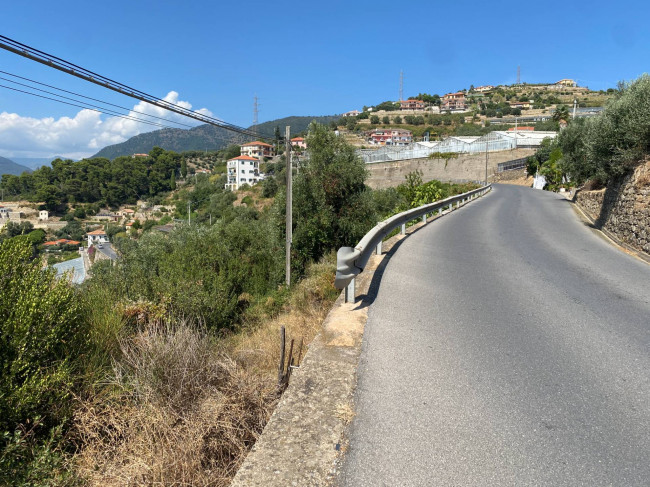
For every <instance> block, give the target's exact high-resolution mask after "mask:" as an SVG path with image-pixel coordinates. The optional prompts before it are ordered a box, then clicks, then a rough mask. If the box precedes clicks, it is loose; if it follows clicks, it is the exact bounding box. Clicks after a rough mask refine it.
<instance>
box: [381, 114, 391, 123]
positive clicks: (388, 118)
mask: <svg viewBox="0 0 650 487" xmlns="http://www.w3.org/2000/svg"><path fill="white" fill-rule="evenodd" d="M381 122H382V123H384V124H386V125H388V124H389V123H390V117H389V116H388V115H384V116H383V117H382V119H381Z"/></svg>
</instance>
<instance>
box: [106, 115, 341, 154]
mask: <svg viewBox="0 0 650 487" xmlns="http://www.w3.org/2000/svg"><path fill="white" fill-rule="evenodd" d="M338 119H339V117H338V116H336V115H328V116H320V117H285V118H280V119H277V120H271V121H270V122H264V123H261V124H258V126H257V131H258V133H259V134H260V135H262V136H266V137H268V138H273V136H274V132H275V127H280V132H281V133H282V134H284V127H285V126H287V125H289V126H291V134H292V136H293V135H295V134H298V133H300V132H304V131H305V130H307V127H308V126H309V124H310V123H311V122H312V120H316V121H317V122H319V123H329V122H330V121H331V120H338ZM250 128H251V127H249V129H250ZM247 141H249V138H243V136H241V135H239V134H235V133H233V132H229V131H227V130H225V129H222V128H219V127H214V126H212V125H199V126H198V127H194V128H191V129H162V130H156V131H154V132H147V133H145V134H140V135H136V136H135V137H131V138H130V139H129V140H127V141H125V142H122V143H120V144H115V145H109V146H107V147H104V148H103V149H102V150H100V151H99V152H98V153H97V154H95V155H94V156H93V157H106V158H107V159H115V158H116V157H119V156H128V155H131V154H146V153H148V152H149V151H150V150H151V149H152V148H153V147H156V146H158V147H161V148H163V149H165V150H173V151H176V152H183V151H190V150H219V149H223V148H224V147H226V146H227V145H228V144H233V143H234V144H237V143H243V142H247Z"/></svg>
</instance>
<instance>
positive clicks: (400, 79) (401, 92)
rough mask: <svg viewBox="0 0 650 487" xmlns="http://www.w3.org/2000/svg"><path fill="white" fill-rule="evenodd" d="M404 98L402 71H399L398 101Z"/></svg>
mask: <svg viewBox="0 0 650 487" xmlns="http://www.w3.org/2000/svg"><path fill="white" fill-rule="evenodd" d="M403 100H404V71H402V70H400V72H399V101H400V102H402V101H403Z"/></svg>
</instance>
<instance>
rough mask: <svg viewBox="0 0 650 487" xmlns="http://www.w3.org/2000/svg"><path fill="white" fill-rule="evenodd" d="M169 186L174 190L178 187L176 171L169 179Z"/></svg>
mask: <svg viewBox="0 0 650 487" xmlns="http://www.w3.org/2000/svg"><path fill="white" fill-rule="evenodd" d="M169 187H170V189H171V190H172V191H174V190H175V189H176V171H172V177H171V179H170V180H169Z"/></svg>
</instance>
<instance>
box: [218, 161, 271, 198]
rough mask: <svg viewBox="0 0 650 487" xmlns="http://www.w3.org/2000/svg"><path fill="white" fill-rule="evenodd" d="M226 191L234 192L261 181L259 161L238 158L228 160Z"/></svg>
mask: <svg viewBox="0 0 650 487" xmlns="http://www.w3.org/2000/svg"><path fill="white" fill-rule="evenodd" d="M227 177H228V181H227V182H226V186H225V188H226V189H229V190H231V191H235V190H237V189H239V188H240V187H241V186H242V185H244V184H249V185H251V186H253V185H254V184H257V183H258V182H260V181H261V180H262V177H261V175H260V161H259V159H257V158H256V157H251V156H239V157H234V158H232V159H229V160H228V176H227Z"/></svg>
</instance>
